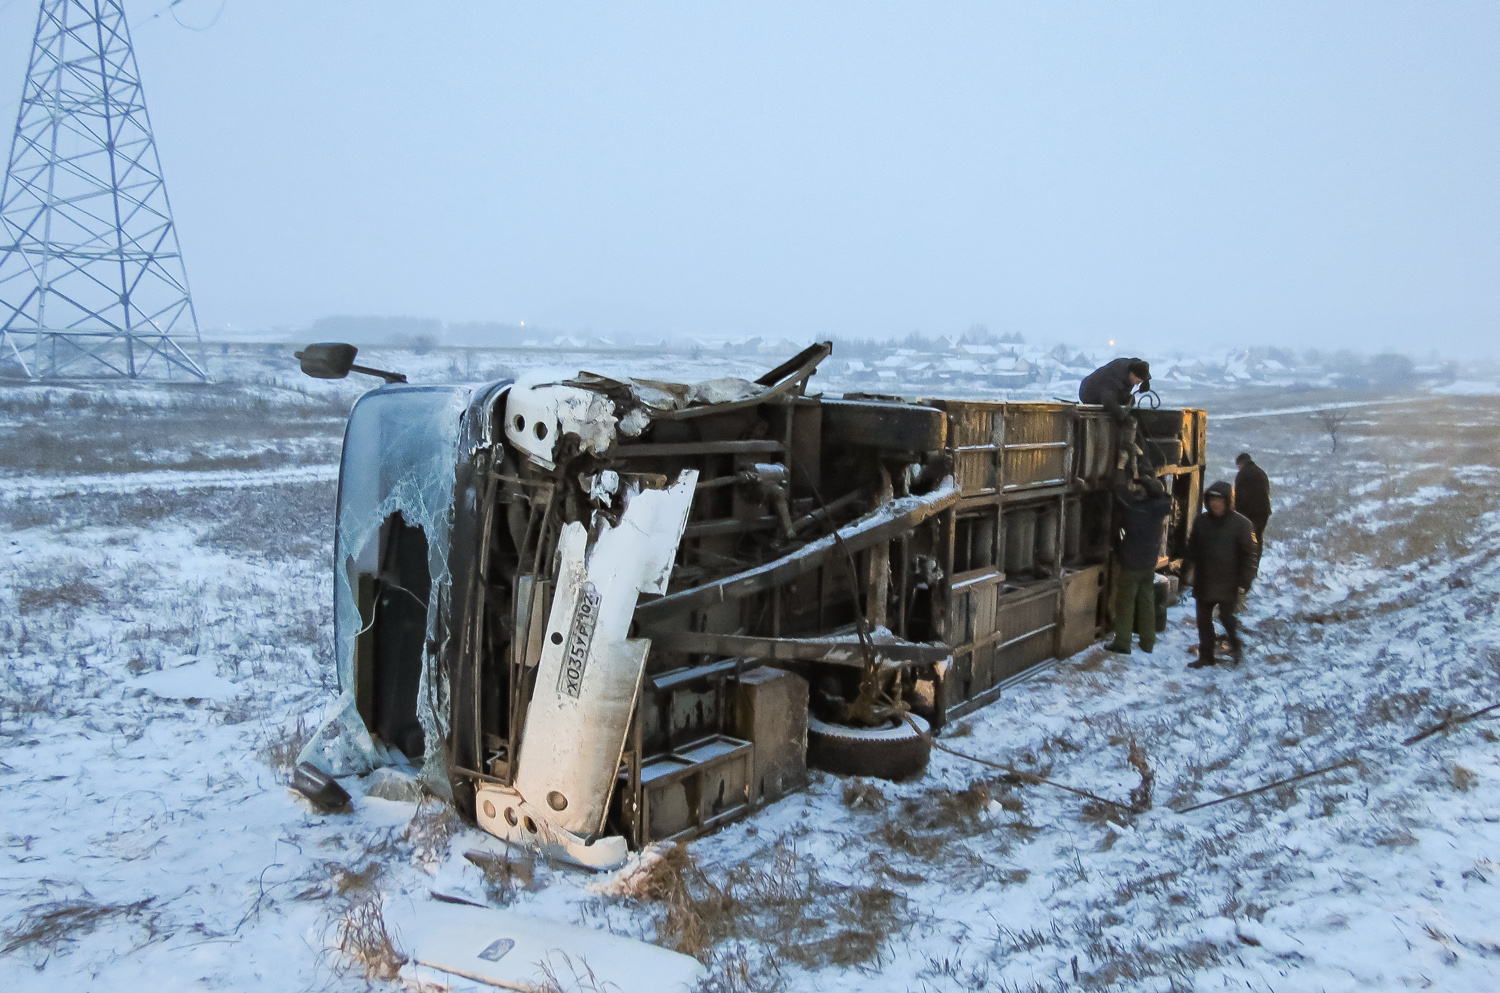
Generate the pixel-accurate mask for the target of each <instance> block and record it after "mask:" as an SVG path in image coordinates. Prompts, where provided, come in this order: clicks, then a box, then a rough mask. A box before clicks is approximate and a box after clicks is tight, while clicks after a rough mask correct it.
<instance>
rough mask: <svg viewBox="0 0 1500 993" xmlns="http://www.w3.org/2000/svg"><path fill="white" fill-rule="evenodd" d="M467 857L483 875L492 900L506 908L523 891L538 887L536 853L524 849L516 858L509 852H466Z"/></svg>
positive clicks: (485, 888)
mask: <svg viewBox="0 0 1500 993" xmlns="http://www.w3.org/2000/svg"><path fill="white" fill-rule="evenodd" d="M464 858H466V859H468V860H469V861H470V862H471V863H473V864H474V865H475V866H477V867H478V868H479V871H480V872H482V873H484V892H485V896H487V897H488V898H489V901H490V902H491V903H493V904H498V905H499V906H502V907H503V906H505V905H506V904H508V903H510V902H511V900H513V899H514V898H515V895H516V893H517V892H518V891H520V890H530V889H532V888H533V887H535V886H536V853H535V852H534V851H532V850H531V849H522V850H521V851H520V853H519V854H518V855H517V856H516V857H512V856H511V853H510V852H509V851H507V852H505V853H504V854H495V853H490V852H465V853H464Z"/></svg>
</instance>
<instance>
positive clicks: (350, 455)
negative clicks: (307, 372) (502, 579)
mask: <svg viewBox="0 0 1500 993" xmlns="http://www.w3.org/2000/svg"><path fill="white" fill-rule="evenodd" d="M470 392H471V391H470V390H469V389H467V388H451V387H443V388H416V389H401V390H391V391H378V392H375V393H372V394H370V395H368V396H366V397H365V398H364V399H362V400H360V402H359V403H358V404H356V405H355V408H354V411H353V412H352V413H351V415H350V417H349V428H348V434H347V435H346V438H345V442H344V456H343V466H342V472H341V476H340V482H339V512H338V532H337V536H336V538H335V545H334V554H335V556H336V562H335V568H334V584H335V586H334V600H335V636H336V645H337V660H338V678H339V686H340V688H341V689H342V690H343V691H344V692H345V695H346V696H352V695H353V694H354V692H355V691H356V689H357V688H356V686H355V648H356V639H357V637H358V636H359V635H360V634H362V633H363V632H365V631H367V630H369V629H370V628H371V627H372V626H374V625H376V624H377V623H378V622H379V620H380V618H379V616H378V614H379V612H380V610H381V609H386V610H395V609H401V610H405V611H408V612H410V611H412V610H414V609H415V610H416V611H417V612H418V616H419V617H421V616H424V615H425V624H422V625H420V626H419V627H418V630H420V631H423V632H424V637H423V638H422V639H421V642H422V643H426V644H431V645H434V646H436V645H438V644H440V642H441V640H442V638H443V636H444V634H445V632H443V631H441V630H439V629H438V625H439V623H440V620H441V618H442V616H443V612H442V611H441V610H440V609H438V606H439V604H440V603H442V602H444V599H445V598H446V597H447V596H448V591H449V586H450V575H449V570H448V550H449V529H450V527H451V517H452V506H453V489H454V478H455V466H456V465H457V462H458V447H459V438H460V427H461V418H462V416H463V413H464V411H465V409H466V408H467V405H468V402H469V395H470ZM403 535H405V536H409V537H407V538H406V539H405V541H404V542H403V545H404V547H405V548H408V549H413V548H415V549H419V550H421V551H424V552H425V555H424V554H421V553H420V552H419V553H418V557H419V559H424V560H425V561H417V562H414V563H409V564H408V566H407V570H406V572H407V574H410V573H412V572H413V571H415V572H416V573H420V580H421V581H420V582H418V581H413V580H407V581H399V580H389V581H387V584H386V585H387V586H388V587H390V589H389V590H388V591H387V595H386V596H383V597H382V598H380V599H371V598H368V597H366V598H365V599H366V600H368V602H363V603H362V602H361V599H362V598H361V585H360V584H361V577H375V576H378V575H388V574H390V570H391V559H392V558H393V557H394V556H395V554H396V553H397V552H398V551H399V550H398V549H397V548H396V547H395V543H396V542H397V541H398V540H399V537H400V536H403ZM413 587H418V589H415V590H414V589H413ZM409 601H415V602H409ZM386 604H392V606H384V605H386ZM412 653H413V654H414V655H415V656H416V657H417V659H418V660H420V658H421V657H422V656H423V655H424V654H425V653H424V652H423V649H422V645H421V644H417V645H415V646H414V647H413V649H412ZM416 665H417V667H419V668H420V677H419V678H420V682H419V684H418V686H417V690H416V692H417V701H418V706H417V707H416V714H415V716H416V717H417V718H418V719H419V721H420V729H421V733H420V734H419V735H417V736H416V738H415V739H414V740H416V741H417V742H419V743H420V742H421V741H422V740H423V739H425V741H426V748H427V751H429V752H431V751H434V750H436V751H437V752H438V753H439V754H440V753H441V746H440V742H441V741H442V738H443V736H444V734H445V732H446V728H445V727H444V724H445V723H446V721H445V719H444V718H443V716H442V715H443V714H445V713H446V710H447V708H446V706H444V704H443V700H444V698H445V696H446V693H447V688H446V686H443V685H435V683H438V684H440V683H441V682H442V677H441V675H440V674H438V673H437V671H436V669H437V667H433V666H425V665H421V664H420V661H418V662H417V663H416ZM415 672H416V669H414V670H413V673H414V676H413V678H414V679H415V678H417V677H416V675H415ZM351 702H352V701H351ZM348 744H349V743H348V742H345V745H346V746H347V745H348ZM385 744H387V745H389V744H400V743H399V742H392V741H387V742H385ZM376 747H378V746H376ZM419 749H420V745H419ZM344 758H345V760H346V762H347V763H348V764H351V765H364V764H377V763H378V760H379V758H380V756H379V755H378V753H377V754H371V755H367V756H358V755H350V756H345V757H344Z"/></svg>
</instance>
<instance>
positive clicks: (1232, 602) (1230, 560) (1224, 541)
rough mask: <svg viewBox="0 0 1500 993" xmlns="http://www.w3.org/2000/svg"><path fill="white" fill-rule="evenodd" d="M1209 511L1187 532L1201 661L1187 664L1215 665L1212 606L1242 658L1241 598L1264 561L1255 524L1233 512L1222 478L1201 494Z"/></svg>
mask: <svg viewBox="0 0 1500 993" xmlns="http://www.w3.org/2000/svg"><path fill="white" fill-rule="evenodd" d="M1203 505H1204V507H1206V508H1207V509H1206V510H1205V511H1204V512H1203V513H1201V514H1199V515H1198V517H1197V519H1196V520H1195V521H1193V530H1192V533H1191V534H1190V535H1189V536H1188V547H1187V555H1186V556H1185V558H1186V562H1185V564H1186V566H1187V569H1188V570H1189V571H1190V572H1191V574H1192V582H1193V599H1194V600H1196V601H1197V602H1198V661H1196V662H1192V663H1190V664H1189V666H1188V667H1189V668H1191V669H1198V668H1201V667H1203V666H1207V665H1216V664H1217V660H1216V659H1215V658H1214V641H1215V640H1216V639H1215V635H1214V608H1215V607H1217V608H1218V610H1219V623H1221V624H1223V625H1224V634H1225V635H1226V636H1227V637H1228V638H1229V651H1230V656H1231V658H1232V659H1233V660H1234V661H1235V662H1236V663H1238V662H1239V661H1240V659H1241V658H1242V652H1243V646H1242V644H1241V642H1240V626H1239V621H1238V620H1237V619H1236V618H1235V613H1236V612H1237V611H1238V610H1239V605H1240V598H1241V597H1242V596H1244V594H1245V593H1247V592H1249V590H1250V584H1252V583H1254V582H1255V571H1256V567H1257V566H1258V565H1259V564H1260V555H1259V549H1258V547H1257V545H1256V544H1255V530H1254V526H1253V525H1251V523H1250V522H1249V521H1248V520H1246V519H1245V518H1244V516H1242V515H1240V514H1237V513H1235V511H1234V490H1233V489H1232V488H1231V487H1230V485H1229V484H1228V483H1226V482H1223V481H1222V480H1221V481H1220V482H1217V483H1214V484H1213V485H1212V486H1210V487H1209V488H1208V489H1207V490H1205V491H1204V493H1203Z"/></svg>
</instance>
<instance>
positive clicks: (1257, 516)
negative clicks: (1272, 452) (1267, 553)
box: [1234, 452, 1271, 550]
mask: <svg viewBox="0 0 1500 993" xmlns="http://www.w3.org/2000/svg"><path fill="white" fill-rule="evenodd" d="M1234 464H1235V465H1237V466H1239V467H1240V471H1239V473H1238V474H1237V475H1236V476H1235V477H1234V509H1235V510H1236V511H1238V512H1239V513H1241V514H1243V515H1245V518H1246V519H1247V520H1248V521H1249V522H1250V524H1251V525H1252V526H1253V527H1254V528H1255V543H1256V544H1257V545H1260V546H1261V548H1262V550H1264V548H1265V544H1266V539H1265V535H1266V522H1267V521H1269V520H1270V519H1271V481H1270V480H1269V479H1267V478H1266V471H1265V470H1264V469H1262V468H1261V467H1260V466H1258V465H1256V464H1255V460H1254V459H1252V458H1251V457H1250V453H1249V452H1241V453H1240V454H1239V455H1237V456H1235V459H1234Z"/></svg>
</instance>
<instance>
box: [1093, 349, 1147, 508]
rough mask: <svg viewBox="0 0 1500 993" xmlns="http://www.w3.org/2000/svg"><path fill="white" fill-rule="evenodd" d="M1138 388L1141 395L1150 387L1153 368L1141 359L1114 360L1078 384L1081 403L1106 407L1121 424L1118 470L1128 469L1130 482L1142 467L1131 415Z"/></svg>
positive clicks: (1127, 474) (1133, 420)
mask: <svg viewBox="0 0 1500 993" xmlns="http://www.w3.org/2000/svg"><path fill="white" fill-rule="evenodd" d="M1137 387H1139V388H1140V391H1141V392H1142V393H1144V392H1146V391H1147V390H1149V389H1150V388H1151V366H1150V365H1148V364H1147V363H1146V362H1144V361H1142V360H1141V359H1115V360H1114V361H1113V362H1109V363H1107V364H1105V365H1102V366H1100V367H1099V368H1097V369H1095V370H1094V371H1093V372H1091V373H1089V374H1088V375H1087V376H1085V377H1083V382H1081V383H1079V384H1078V402H1079V403H1097V404H1103V405H1104V409H1105V410H1106V411H1108V412H1109V416H1111V417H1113V418H1114V419H1115V422H1116V423H1118V424H1119V425H1120V432H1119V442H1118V443H1119V446H1120V448H1119V455H1118V456H1117V457H1116V460H1115V469H1116V470H1117V471H1118V470H1125V471H1126V478H1127V479H1128V478H1134V477H1135V475H1136V474H1137V472H1138V470H1139V468H1140V464H1139V462H1138V461H1137V456H1138V455H1139V454H1140V449H1139V448H1137V447H1136V444H1135V434H1136V431H1135V428H1136V424H1135V418H1134V417H1132V416H1130V405H1131V392H1132V391H1133V390H1135V389H1136V388H1137Z"/></svg>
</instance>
